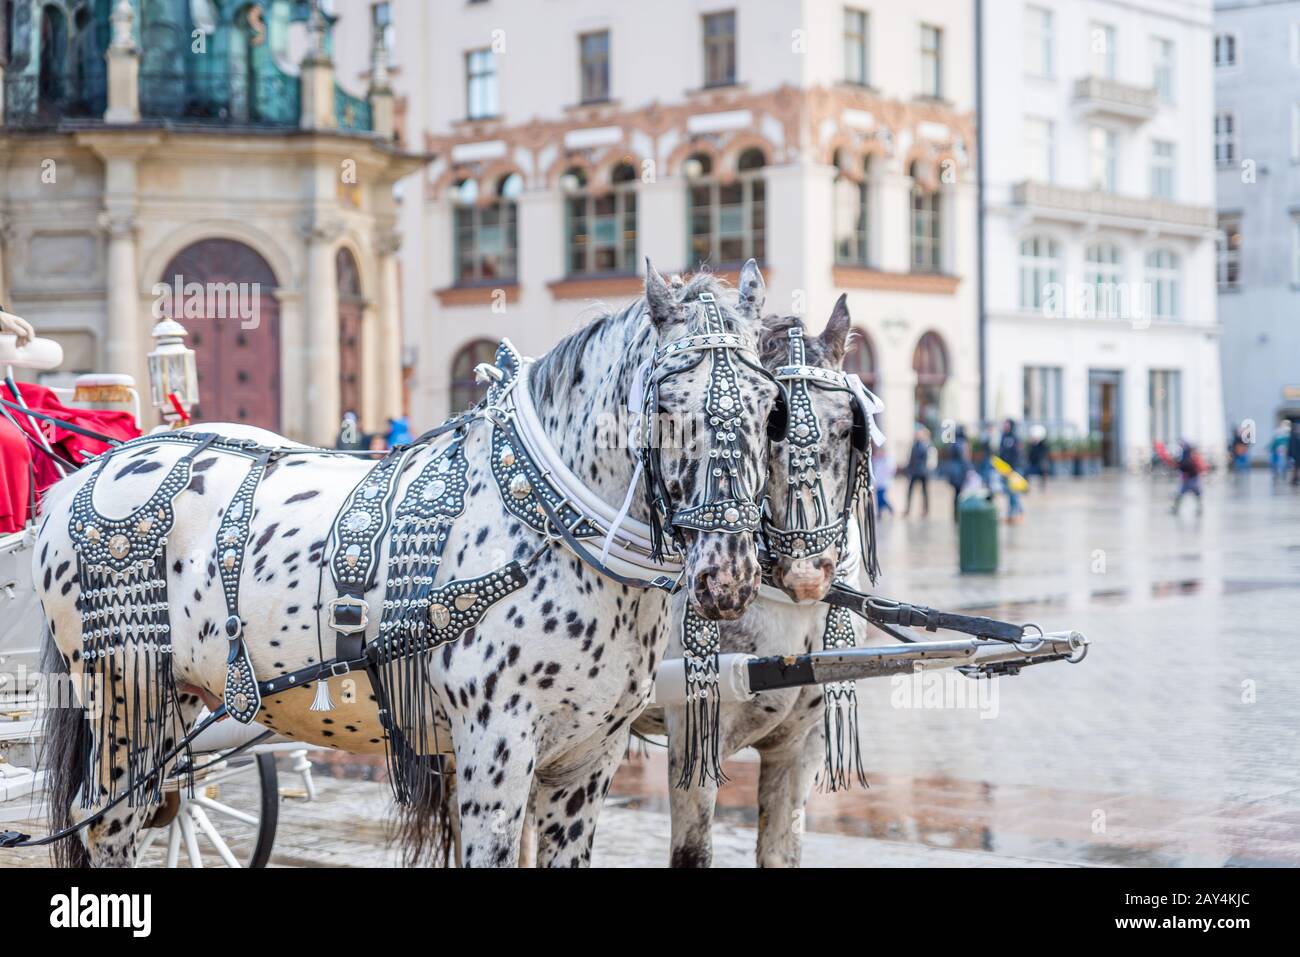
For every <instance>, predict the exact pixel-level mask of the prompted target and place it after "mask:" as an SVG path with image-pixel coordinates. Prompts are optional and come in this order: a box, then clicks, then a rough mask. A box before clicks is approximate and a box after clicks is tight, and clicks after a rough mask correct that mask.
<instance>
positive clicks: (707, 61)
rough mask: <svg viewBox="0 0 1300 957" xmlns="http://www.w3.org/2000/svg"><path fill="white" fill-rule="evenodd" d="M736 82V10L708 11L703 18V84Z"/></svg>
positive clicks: (726, 84)
mask: <svg viewBox="0 0 1300 957" xmlns="http://www.w3.org/2000/svg"><path fill="white" fill-rule="evenodd" d="M735 82H736V11H734V10H728V11H727V12H726V13H710V14H708V15H706V16H705V18H704V85H705V86H706V87H709V86H731V85H732V84H734V83H735Z"/></svg>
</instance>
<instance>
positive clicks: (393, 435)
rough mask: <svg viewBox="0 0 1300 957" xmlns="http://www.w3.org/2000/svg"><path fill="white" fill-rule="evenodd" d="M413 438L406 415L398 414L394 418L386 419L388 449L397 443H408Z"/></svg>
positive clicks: (394, 446) (397, 444)
mask: <svg viewBox="0 0 1300 957" xmlns="http://www.w3.org/2000/svg"><path fill="white" fill-rule="evenodd" d="M413 439H414V436H412V435H411V425H410V423H409V422H407V421H406V416H404V415H399V416H398V417H397V418H395V419H389V420H388V447H389V448H390V449H392V448H396V447H397V446H399V445H410V444H411V442H412V441H413Z"/></svg>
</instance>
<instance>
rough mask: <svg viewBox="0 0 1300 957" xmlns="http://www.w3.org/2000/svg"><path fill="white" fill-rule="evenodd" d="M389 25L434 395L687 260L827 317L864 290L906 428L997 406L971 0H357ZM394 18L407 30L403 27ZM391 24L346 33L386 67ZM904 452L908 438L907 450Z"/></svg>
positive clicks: (415, 350)
mask: <svg viewBox="0 0 1300 957" xmlns="http://www.w3.org/2000/svg"><path fill="white" fill-rule="evenodd" d="M333 9H335V10H336V11H337V12H339V13H341V14H342V15H343V16H344V18H345V20H346V21H349V22H351V21H355V20H356V19H358V18H359V17H360V16H364V15H366V13H367V11H369V13H370V15H371V16H372V17H373V18H374V19H375V22H376V24H377V29H378V30H379V31H380V33H381V35H383V36H385V37H386V38H387V43H388V44H389V50H390V57H389V58H390V61H391V62H390V66H389V69H390V74H391V77H392V85H393V88H394V91H395V94H396V96H397V108H396V112H397V115H398V117H399V122H398V126H399V129H400V130H401V132H402V135H403V136H404V141H405V142H406V143H407V144H408V145H409V146H411V147H414V148H419V149H423V150H426V151H428V152H429V153H430V154H432V155H433V160H432V162H431V164H430V166H429V167H428V169H427V172H426V173H425V174H424V176H423V177H422V178H421V179H419V180H418V181H416V180H409V181H407V182H405V183H403V184H402V201H401V223H402V228H403V232H404V233H405V234H406V236H407V237H408V240H407V245H406V248H405V251H404V256H403V273H402V284H403V296H404V299H405V301H406V304H407V309H406V326H405V328H406V341H407V344H408V355H407V359H408V362H410V363H411V364H412V365H413V366H414V373H413V377H412V381H411V385H412V394H411V411H412V417H413V419H414V420H415V421H416V423H417V424H427V423H429V422H433V421H436V420H438V419H439V418H440V417H442V416H443V415H445V414H446V413H447V412H448V411H449V410H452V409H457V408H460V407H463V406H465V405H467V404H468V403H469V402H471V401H472V400H473V399H474V397H475V396H476V394H477V393H476V388H475V385H474V382H473V374H472V370H473V367H474V365H475V363H477V362H479V361H482V360H483V359H486V358H488V357H490V355H491V350H492V347H493V345H494V344H495V342H496V340H497V339H498V338H499V337H501V336H509V337H510V338H511V339H512V340H513V341H514V342H515V343H516V344H517V345H518V346H519V347H520V348H521V349H522V350H524V351H525V352H527V353H531V354H534V355H536V354H540V353H541V352H543V351H545V350H546V349H547V348H549V347H550V346H551V345H552V344H554V343H555V341H556V340H557V339H559V338H560V337H561V336H563V335H565V334H567V333H568V332H570V331H572V330H573V329H574V328H576V327H577V326H578V325H579V324H580V323H582V322H584V321H585V320H586V319H588V318H590V317H591V315H592V314H593V312H594V310H593V307H592V305H591V303H592V301H593V300H600V301H603V302H605V303H608V304H609V305H611V306H616V305H618V304H621V303H623V302H626V301H627V300H629V299H631V298H633V297H635V296H637V295H638V294H639V292H640V290H641V288H642V280H641V279H640V278H639V277H638V273H640V272H642V271H643V265H642V263H643V259H644V257H646V256H649V257H650V258H651V259H652V260H653V261H654V263H655V265H656V266H657V267H658V268H659V269H660V270H661V271H663V272H665V273H668V272H673V271H684V270H689V269H695V268H697V267H698V266H700V265H701V264H702V263H703V264H707V265H708V266H709V267H710V268H713V269H714V270H716V271H718V272H721V273H724V274H727V273H732V272H733V271H734V270H735V268H736V267H738V265H739V264H740V263H742V262H743V261H744V260H745V259H746V258H748V257H750V256H753V257H755V258H757V259H758V260H759V261H760V263H762V264H763V266H764V272H765V276H766V278H767V282H768V306H769V309H770V310H771V311H773V312H785V313H789V312H798V313H801V314H804V315H805V316H806V318H807V320H808V321H809V322H810V324H811V325H812V326H813V328H815V329H819V328H820V327H821V326H822V325H823V324H824V323H825V320H826V318H827V317H828V316H829V314H830V310H831V307H832V305H833V303H834V300H835V297H836V296H837V295H838V294H839V292H840V291H841V290H847V291H848V292H849V296H850V308H851V310H852V313H853V316H854V320H855V323H856V324H857V326H858V328H859V330H860V332H861V339H860V345H859V346H858V348H857V351H856V352H855V353H854V355H853V356H852V357H851V360H850V363H851V365H853V367H854V368H855V369H857V370H858V371H860V372H861V373H862V374H863V376H864V378H866V379H867V380H868V381H869V382H871V383H872V384H873V387H874V388H875V389H876V390H877V391H878V392H879V393H880V394H881V396H882V397H883V398H884V399H885V402H886V406H887V410H888V411H887V422H886V425H887V427H888V430H889V431H890V432H891V433H892V436H893V437H894V438H895V439H896V440H898V441H900V442H902V441H905V439H906V437H907V435H908V434H909V433H910V424H911V423H912V422H913V421H914V420H915V419H917V418H922V419H926V420H930V421H933V420H936V419H938V418H941V417H953V418H958V419H964V420H970V419H972V418H974V417H975V415H976V414H977V398H978V363H977V351H976V323H975V316H976V310H975V288H974V287H975V283H974V276H973V273H974V269H975V237H976V195H975V185H974V173H973V169H972V162H973V157H974V135H975V127H974V118H973V109H974V103H973V90H974V83H973V77H974V74H973V60H972V54H973V33H972V23H973V21H972V11H973V6H972V5H971V4H969V3H953V2H948V0H916V2H913V3H909V4H905V5H904V4H898V3H881V2H850V3H841V2H830V0H805V2H802V3H790V2H787V0H731V2H728V0H718V2H709V3H702V2H699V0H664V2H659V3H654V4H633V3H610V2H608V0H559V2H551V3H536V2H532V0H485V2H476V3H428V2H424V0H393V2H389V3H383V2H381V3H370V2H368V0H337V2H336V3H335V4H334V6H333ZM390 24H391V25H390ZM368 42H369V41H368V38H367V37H365V36H364V35H362V34H359V33H356V32H350V33H348V34H346V35H343V36H341V37H340V38H339V48H338V62H339V70H340V76H341V77H343V78H344V79H345V81H346V82H349V83H353V84H356V85H360V84H363V83H365V82H366V76H367V70H368V58H367V55H366V47H367V44H368ZM900 451H901V450H900Z"/></svg>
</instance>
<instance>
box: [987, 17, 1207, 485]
mask: <svg viewBox="0 0 1300 957" xmlns="http://www.w3.org/2000/svg"><path fill="white" fill-rule="evenodd" d="M983 9H984V25H983V26H984V29H983V34H984V43H985V55H984V60H983V63H984V66H983V74H984V77H983V78H984V87H985V89H984V103H985V116H984V129H983V131H982V133H983V135H984V163H985V169H986V173H987V185H986V196H985V206H986V210H987V220H986V230H985V238H986V242H987V259H986V273H985V279H986V283H987V323H988V326H987V335H988V367H987V369H988V374H987V379H986V385H985V388H986V390H987V391H986V399H987V402H988V410H989V413H990V415H991V416H998V417H1001V416H1011V417H1014V418H1023V419H1025V420H1027V421H1029V422H1038V423H1042V424H1044V425H1046V426H1047V427H1048V429H1049V431H1050V432H1052V433H1055V434H1057V435H1071V434H1073V435H1075V436H1080V437H1081V436H1085V435H1088V434H1091V435H1092V436H1093V437H1094V439H1095V440H1096V441H1098V442H1099V443H1100V446H1101V449H1100V451H1101V457H1102V460H1103V462H1104V463H1105V464H1107V465H1119V464H1123V463H1125V462H1130V463H1133V464H1136V463H1137V462H1139V461H1142V460H1144V459H1145V458H1146V456H1147V455H1148V454H1149V450H1150V447H1151V444H1152V440H1154V439H1160V440H1163V441H1165V442H1167V443H1168V442H1173V441H1176V440H1177V439H1178V438H1180V437H1183V436H1186V437H1188V438H1190V439H1192V440H1194V441H1196V442H1197V443H1199V444H1200V445H1202V446H1203V447H1205V448H1206V449H1207V450H1209V452H1210V453H1211V454H1212V455H1217V454H1219V453H1220V450H1221V449H1222V447H1223V440H1224V417H1223V401H1222V389H1221V385H1220V369H1219V353H1218V345H1219V327H1218V324H1217V323H1216V320H1215V295H1214V290H1213V287H1212V282H1213V279H1212V277H1213V274H1214V273H1213V268H1212V266H1213V263H1214V229H1215V222H1214V186H1215V180H1214V167H1213V161H1212V159H1211V156H1212V155H1213V149H1214V145H1215V144H1214V132H1213V128H1212V122H1213V109H1212V107H1211V104H1212V102H1213V96H1214V91H1213V72H1212V70H1211V68H1210V63H1211V57H1212V49H1211V42H1212V39H1213V28H1212V19H1211V10H1210V2H1209V0H1131V2H1130V0H1125V2H1115V0H1087V2H1082V0H1034V2H1032V3H1025V2H1022V0H985V2H984V4H983Z"/></svg>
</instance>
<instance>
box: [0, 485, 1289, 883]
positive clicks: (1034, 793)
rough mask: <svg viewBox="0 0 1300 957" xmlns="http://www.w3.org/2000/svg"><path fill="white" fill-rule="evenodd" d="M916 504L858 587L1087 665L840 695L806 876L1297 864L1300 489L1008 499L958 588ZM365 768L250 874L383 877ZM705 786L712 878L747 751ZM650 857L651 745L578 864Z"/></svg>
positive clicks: (945, 518) (1168, 489) (636, 862)
mask: <svg viewBox="0 0 1300 957" xmlns="http://www.w3.org/2000/svg"><path fill="white" fill-rule="evenodd" d="M902 491H903V486H902V484H901V483H900V484H899V486H898V487H896V489H895V490H894V497H895V498H896V499H901V497H902V496H901V494H900V493H901V492H902ZM932 491H933V492H935V498H934V501H933V502H932V510H931V515H930V517H929V518H928V519H927V518H921V517H919V516H917V515H913V517H912V518H910V519H902V518H901V517H898V516H891V517H888V518H886V519H884V520H883V522H882V544H883V550H882V560H883V564H884V568H885V572H886V575H885V579H884V580H883V581H882V583H881V585H880V588H879V591H880V593H881V594H883V595H886V596H888V597H891V598H898V599H902V600H906V601H909V602H913V603H922V604H930V605H934V606H937V607H941V608H944V609H948V610H954V611H956V610H962V611H968V612H975V613H982V614H988V615H993V616H996V617H1004V618H1007V619H1010V620H1014V621H1034V622H1037V623H1039V624H1040V625H1042V626H1043V627H1044V628H1045V629H1047V630H1061V629H1066V628H1075V629H1078V630H1080V631H1082V632H1084V633H1085V634H1086V635H1087V636H1088V637H1089V638H1090V639H1091V641H1092V646H1091V652H1090V654H1089V656H1088V659H1087V660H1086V661H1085V662H1083V663H1082V664H1079V665H1077V666H1071V665H1068V664H1064V663H1052V664H1047V665H1042V666H1039V667H1034V668H1029V669H1027V670H1026V671H1025V672H1024V673H1023V674H1021V675H1018V676H1016V677H1009V678H1001V679H996V680H994V681H992V682H979V683H976V682H972V681H969V680H967V679H964V678H955V677H954V684H953V686H952V689H956V688H963V689H965V691H966V694H967V696H968V697H967V700H966V702H965V703H966V704H968V705H970V706H969V707H946V708H944V707H939V708H935V707H897V706H896V705H899V704H901V703H903V702H902V701H901V700H900V699H901V697H902V687H901V686H899V685H896V684H892V683H891V681H890V680H889V679H877V680H875V681H864V682H860V683H859V685H858V693H859V717H860V722H861V726H862V739H863V750H864V758H865V761H866V765H867V770H868V776H869V779H870V784H871V787H870V788H869V789H868V790H865V791H863V790H861V789H854V790H853V791H850V792H847V793H840V794H820V793H818V794H814V796H813V799H812V801H811V803H810V805H809V814H808V820H807V829H808V832H809V833H808V835H807V837H806V840H805V854H804V862H805V864H806V865H812V866H907V865H919V866H925V865H932V866H954V867H971V866H981V865H994V866H996V865H1005V864H1011V865H1020V864H1046V865H1051V864H1060V863H1065V864H1076V865H1077V864H1083V865H1093V866H1098V865H1100V866H1106V865H1127V866H1158V865H1175V866H1193V865H1208V866H1223V865H1228V866H1234V865H1235V866H1250V865H1283V866H1296V865H1300V672H1298V671H1297V667H1296V666H1297V659H1296V656H1297V653H1300V489H1295V488H1293V487H1291V486H1284V485H1279V486H1275V485H1273V483H1272V482H1271V480H1270V478H1269V477H1268V476H1267V475H1265V474H1252V475H1250V476H1246V477H1243V478H1240V479H1238V478H1234V477H1228V476H1223V475H1216V476H1214V477H1211V478H1210V479H1209V480H1208V481H1207V483H1206V501H1205V508H1204V514H1203V515H1201V516H1197V515H1196V514H1195V507H1194V505H1193V503H1192V502H1186V503H1184V512H1183V514H1181V515H1179V516H1174V515H1171V514H1170V513H1169V502H1170V500H1171V498H1172V494H1173V485H1172V483H1171V482H1170V481H1169V480H1167V479H1164V478H1156V479H1152V478H1138V477H1133V476H1106V477H1094V478H1088V479H1084V480H1074V479H1069V478H1066V479H1060V480H1056V481H1054V482H1053V483H1052V484H1051V485H1050V486H1049V487H1048V489H1047V490H1046V491H1043V490H1040V489H1037V488H1036V489H1035V490H1034V492H1033V493H1032V495H1031V496H1030V497H1029V498H1028V499H1027V501H1026V506H1027V511H1028V515H1027V520H1026V522H1025V523H1024V524H1022V525H1018V526H1006V525H1003V526H1002V528H1001V531H1000V534H1001V536H1002V537H1001V558H1002V571H1001V573H1000V574H998V575H991V576H961V575H959V574H958V573H957V568H956V555H957V546H956V533H955V528H954V526H953V525H952V523H951V519H950V516H951V512H950V509H951V499H950V498H949V495H948V492H949V490H948V487H947V486H941V487H936V486H934V483H932ZM952 689H950V690H952ZM971 689H975V690H976V691H979V692H982V696H972V695H971V694H970V691H971ZM917 697H918V700H921V701H922V702H924V701H925V700H926V698H925V695H919V696H917ZM947 703H948V704H954V703H959V702H952V701H949V702H947ZM381 773H382V772H381V771H380V769H379V768H377V767H375V766H374V765H373V764H371V763H368V762H358V761H355V760H354V759H352V758H350V757H348V756H344V755H332V756H330V758H329V759H328V760H322V761H320V762H319V763H318V771H317V782H318V786H319V788H320V792H321V797H320V799H319V800H318V801H315V802H311V803H305V802H302V801H301V800H297V799H294V798H292V797H288V798H286V800H285V801H284V802H283V805H282V809H281V814H280V831H279V836H278V838H277V842H276V853H275V855H274V857H273V858H272V863H273V864H274V865H279V866H313V865H315V866H322V865H325V866H347V865H362V864H370V865H393V864H395V863H396V862H397V854H396V852H395V851H394V850H393V849H392V848H389V847H387V846H386V843H385V840H386V838H385V835H386V827H385V824H384V822H385V820H386V818H387V814H388V807H389V804H388V789H387V786H386V785H383V784H380V783H378V782H377V781H376V780H375V778H377V777H378V776H379V775H380V774H381ZM727 773H728V775H729V776H730V778H731V782H730V783H729V784H728V785H727V786H726V787H725V788H724V789H723V791H722V794H721V796H720V801H719V805H720V806H719V814H718V825H717V827H716V828H715V848H716V858H715V864H716V865H718V866H748V865H751V864H752V861H753V844H754V830H753V827H754V825H755V822H756V820H757V811H756V808H755V806H754V795H755V785H756V779H757V764H756V762H755V760H754V756H753V755H752V754H751V755H740V756H739V757H738V759H737V760H735V761H733V762H730V763H729V764H728V766H727ZM281 774H282V781H281V783H282V785H283V786H289V787H292V786H293V785H294V784H295V782H294V781H293V780H292V779H291V777H290V776H288V775H287V773H286V771H285V769H284V765H283V763H282V766H281ZM286 793H288V792H286ZM18 816H19V817H21V816H23V815H22V814H21V812H19V814H18ZM341 822H346V824H347V827H340V823H341ZM10 826H11V825H10ZM35 826H37V827H39V825H35ZM15 860H16V862H19V866H41V865H43V864H44V862H45V860H46V856H45V853H44V852H43V851H30V852H23V853H22V854H21V855H20V856H19V857H18V858H16V859H15ZM667 860H668V818H667V774H666V771H665V768H664V761H663V752H662V751H661V750H659V749H655V748H651V749H649V751H648V753H646V754H644V755H639V754H634V755H633V756H631V757H629V759H628V760H627V761H626V762H625V764H624V766H623V768H622V769H621V770H620V772H619V775H618V777H617V778H616V781H615V785H614V790H613V793H612V794H611V799H610V803H609V807H608V811H607V813H606V814H605V815H604V816H603V817H602V819H601V827H600V831H599V833H598V836H597V842H596V853H595V863H596V864H597V865H603V866H628V865H632V866H653V867H659V866H664V865H665V864H666V863H667Z"/></svg>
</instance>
